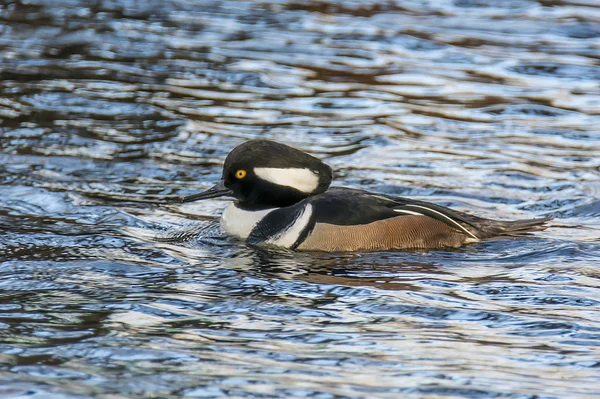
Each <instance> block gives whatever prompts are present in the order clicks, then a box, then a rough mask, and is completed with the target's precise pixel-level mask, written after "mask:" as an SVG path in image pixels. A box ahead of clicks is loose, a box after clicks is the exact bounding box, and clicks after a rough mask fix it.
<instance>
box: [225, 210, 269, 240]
mask: <svg viewBox="0 0 600 399" xmlns="http://www.w3.org/2000/svg"><path fill="white" fill-rule="evenodd" d="M274 209H275V208H271V209H263V210H261V211H245V210H243V209H240V208H238V207H237V206H235V204H234V203H231V204H229V205H227V208H225V210H224V211H223V214H222V215H221V230H223V232H225V233H227V234H229V235H231V236H234V237H239V238H241V239H244V240H245V239H246V238H248V236H249V235H250V233H251V232H252V229H254V226H256V224H257V223H258V222H259V221H260V220H262V218H264V217H265V216H266V215H267V214H268V213H270V212H271V211H273V210H274Z"/></svg>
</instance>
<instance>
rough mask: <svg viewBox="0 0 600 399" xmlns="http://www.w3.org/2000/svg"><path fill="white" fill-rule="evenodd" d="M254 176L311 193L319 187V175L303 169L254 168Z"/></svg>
mask: <svg viewBox="0 0 600 399" xmlns="http://www.w3.org/2000/svg"><path fill="white" fill-rule="evenodd" d="M254 173H255V174H256V176H258V177H260V178H261V179H263V180H266V181H268V182H271V183H273V184H277V185H279V186H286V187H292V188H295V189H296V190H298V191H302V192H303V193H312V192H313V191H315V189H316V188H317V187H318V186H319V175H317V174H316V173H315V172H313V171H312V170H310V169H304V168H254Z"/></svg>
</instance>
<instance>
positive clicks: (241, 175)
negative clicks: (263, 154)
mask: <svg viewBox="0 0 600 399" xmlns="http://www.w3.org/2000/svg"><path fill="white" fill-rule="evenodd" d="M235 177H237V178H238V179H243V178H244V177H246V171H245V170H244V169H240V170H238V171H237V172H235Z"/></svg>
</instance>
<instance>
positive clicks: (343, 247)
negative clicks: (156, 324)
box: [182, 140, 551, 252]
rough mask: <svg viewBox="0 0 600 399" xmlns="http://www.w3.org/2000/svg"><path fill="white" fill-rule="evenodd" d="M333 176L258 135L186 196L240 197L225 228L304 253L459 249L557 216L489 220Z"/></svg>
mask: <svg viewBox="0 0 600 399" xmlns="http://www.w3.org/2000/svg"><path fill="white" fill-rule="evenodd" d="M331 181H332V171H331V168H330V167H329V166H328V165H326V164H324V163H323V162H321V161H320V160H319V159H317V158H315V157H313V156H311V155H308V154H306V153H304V152H302V151H300V150H297V149H295V148H292V147H289V146H287V145H285V144H281V143H277V142H274V141H269V140H251V141H247V142H245V143H243V144H241V145H239V146H237V147H235V148H234V149H233V150H232V151H231V152H230V153H229V155H227V158H226V159H225V164H224V165H223V175H222V177H221V181H220V182H219V183H218V184H216V185H215V186H213V187H212V188H210V189H208V190H207V191H204V192H202V193H199V194H194V195H190V196H187V197H184V198H183V199H182V201H183V202H190V201H196V200H201V199H207V198H215V197H221V196H232V197H234V198H235V199H236V201H235V202H233V203H231V204H229V205H228V206H227V207H226V208H225V210H224V211H223V215H222V216H221V229H222V230H223V231H224V232H225V233H227V234H229V235H232V236H235V237H238V238H241V239H243V240H246V241H247V242H249V243H252V244H267V245H275V246H279V247H285V248H290V249H297V250H303V251H327V252H336V251H374V250H394V249H396V250H397V249H428V248H444V247H453V248H457V247H460V246H462V245H463V244H467V243H471V242H477V241H480V240H482V239H486V238H491V237H497V236H506V235H514V234H522V233H528V232H532V231H539V230H544V229H546V228H547V227H548V226H547V225H545V223H546V222H547V221H548V220H550V219H551V218H543V219H527V220H517V221H498V220H492V219H484V218H480V217H477V216H473V215H469V214H466V213H463V212H459V211H455V210H452V209H449V208H445V207H443V206H440V205H435V204H432V203H429V202H424V201H418V200H412V199H408V198H401V197H394V196H389V195H384V194H375V193H370V192H367V191H363V190H356V189H351V188H344V187H332V188H329V185H330V184H331ZM328 188H329V189H328Z"/></svg>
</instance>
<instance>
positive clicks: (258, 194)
mask: <svg viewBox="0 0 600 399" xmlns="http://www.w3.org/2000/svg"><path fill="white" fill-rule="evenodd" d="M331 180H332V171H331V168H330V167H329V166H328V165H326V164H324V163H323V162H321V161H320V160H318V159H317V158H315V157H313V156H311V155H308V154H307V153H305V152H302V151H300V150H297V149H295V148H292V147H290V146H287V145H285V144H281V143H277V142H274V141H270V140H250V141H247V142H245V143H243V144H240V145H239V146H237V147H235V148H234V149H233V150H232V151H231V152H230V153H229V155H227V158H226V159H225V164H224V165H223V175H222V176H221V181H220V182H219V184H217V185H215V186H214V187H212V188H211V189H209V190H207V191H205V192H203V193H200V194H195V195H191V196H188V197H185V198H184V201H185V202H188V201H195V200H199V199H206V198H214V197H220V196H224V195H231V196H233V197H235V198H236V199H237V200H238V201H239V206H240V207H242V208H246V209H261V208H262V209H264V208H273V207H283V206H289V205H292V204H295V203H296V202H298V201H301V200H302V199H304V198H306V197H309V196H311V195H315V194H320V193H322V192H324V191H325V190H327V188H328V187H329V185H330V184H331Z"/></svg>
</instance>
